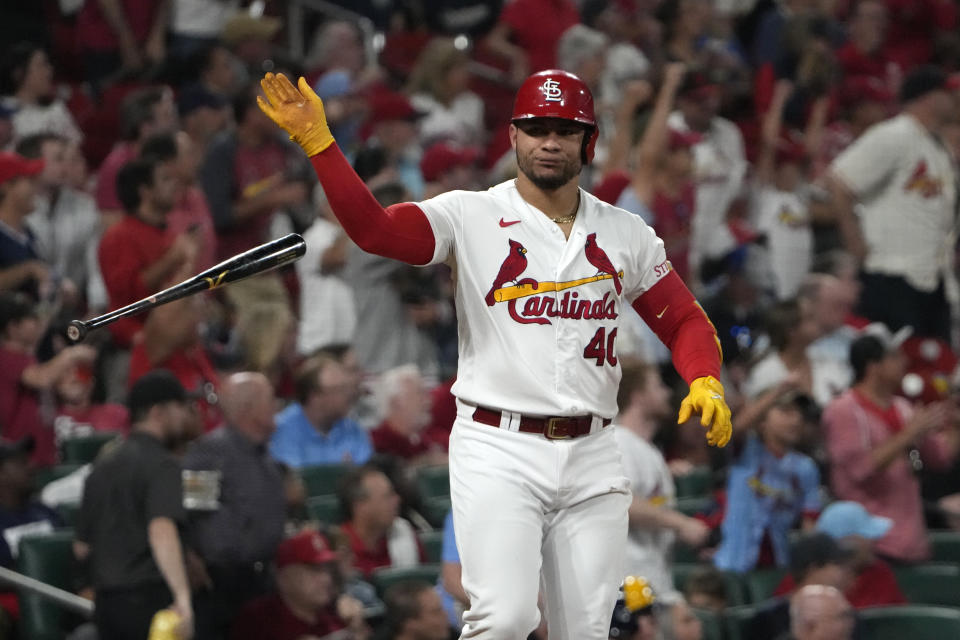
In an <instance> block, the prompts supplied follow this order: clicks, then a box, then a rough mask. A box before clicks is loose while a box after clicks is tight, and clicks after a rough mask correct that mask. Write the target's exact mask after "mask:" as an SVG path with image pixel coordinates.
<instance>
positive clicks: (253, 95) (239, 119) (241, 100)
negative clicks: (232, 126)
mask: <svg viewBox="0 0 960 640" xmlns="http://www.w3.org/2000/svg"><path fill="white" fill-rule="evenodd" d="M259 86H260V85H258V84H255V83H251V84H249V85H247V86H246V87H244V88H243V90H242V91H240V93H238V94H237V97H235V98H234V99H233V119H234V120H235V121H236V123H237V124H242V123H243V121H244V119H245V118H246V117H247V112H248V111H249V110H250V109H257V108H259V107H257V91H258V90H259Z"/></svg>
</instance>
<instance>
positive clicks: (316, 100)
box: [257, 73, 436, 265]
mask: <svg viewBox="0 0 960 640" xmlns="http://www.w3.org/2000/svg"><path fill="white" fill-rule="evenodd" d="M260 86H261V87H262V88H263V93H264V95H265V96H266V99H264V98H262V97H259V96H258V97H257V104H259V106H260V109H261V110H263V112H264V113H265V114H267V116H269V117H270V119H271V120H273V121H274V122H276V123H277V124H278V125H279V126H280V127H282V128H283V129H285V130H286V131H287V133H289V134H290V139H291V140H293V141H294V142H296V143H297V144H299V145H300V146H301V147H302V148H303V150H304V151H305V152H306V154H307V155H308V156H309V157H310V162H311V163H313V168H314V170H315V171H316V172H317V176H318V177H319V178H320V184H322V185H323V190H324V192H325V193H326V196H327V200H328V201H329V202H330V207H331V209H333V213H334V214H335V215H336V216H337V219H339V220H340V224H342V225H343V229H344V231H346V233H347V235H348V236H350V239H351V240H353V241H354V242H356V243H357V246H359V247H360V248H361V249H363V250H364V251H366V252H367V253H373V254H376V255H380V256H384V257H386V258H393V259H394V260H401V261H403V262H407V263H409V264H416V265H422V264H427V263H428V262H430V260H431V259H432V258H433V253H434V248H435V244H436V241H435V238H434V235H433V230H432V229H431V228H430V223H429V221H428V220H427V217H426V216H425V215H424V213H423V211H422V210H421V209H420V207H418V206H417V205H415V204H411V203H403V204H399V205H394V206H392V207H389V208H387V209H384V208H383V207H381V206H380V204H379V203H378V202H377V201H376V199H375V198H374V197H373V194H371V193H370V190H369V189H367V186H366V185H365V184H364V183H363V181H362V180H361V179H360V177H359V176H358V175H357V174H356V172H355V171H354V170H353V168H352V167H351V166H350V163H349V162H347V159H346V158H345V157H344V156H343V153H342V152H341V151H340V148H339V147H338V146H337V144H336V142H334V139H333V135H332V134H331V133H330V127H328V126H327V119H326V116H325V114H324V111H323V102H322V101H321V100H320V97H319V96H318V95H317V94H316V93H314V91H313V89H312V88H311V87H310V85H309V84H308V83H307V81H306V80H304V79H303V78H300V81H299V82H298V83H297V86H296V87H295V86H293V84H291V82H290V81H289V80H288V79H287V77H286V76H284V75H283V74H282V73H280V74H276V75H274V74H272V73H268V74H267V75H265V76H264V78H263V80H261V81H260Z"/></svg>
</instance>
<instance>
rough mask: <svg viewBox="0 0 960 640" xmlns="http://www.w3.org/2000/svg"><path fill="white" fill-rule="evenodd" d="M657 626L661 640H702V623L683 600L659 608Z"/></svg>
mask: <svg viewBox="0 0 960 640" xmlns="http://www.w3.org/2000/svg"><path fill="white" fill-rule="evenodd" d="M657 624H658V626H659V627H660V635H661V637H662V638H663V640H703V623H702V622H700V618H698V617H697V614H695V613H694V612H693V610H692V609H691V608H690V605H688V604H687V602H686V600H684V599H683V598H681V599H680V600H678V601H676V602H674V603H673V604H670V605H667V606H664V607H663V608H661V609H660V610H659V611H658V612H657Z"/></svg>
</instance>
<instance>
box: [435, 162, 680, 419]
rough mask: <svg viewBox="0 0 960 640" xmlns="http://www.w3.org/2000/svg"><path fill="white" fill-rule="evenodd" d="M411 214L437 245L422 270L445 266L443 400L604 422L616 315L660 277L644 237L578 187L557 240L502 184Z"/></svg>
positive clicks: (652, 240) (662, 267) (638, 226)
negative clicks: (450, 273) (447, 365)
mask: <svg viewBox="0 0 960 640" xmlns="http://www.w3.org/2000/svg"><path fill="white" fill-rule="evenodd" d="M419 206H420V208H421V209H422V210H423V211H424V213H425V214H426V216H427V218H428V220H429V221H430V225H431V227H432V229H433V233H434V236H435V239H436V248H435V252H434V256H433V260H432V262H431V264H436V263H440V262H444V261H445V260H446V259H447V258H448V257H453V258H454V260H455V263H456V269H455V273H456V306H457V315H458V320H459V329H460V330H459V340H460V344H459V347H460V350H459V353H460V360H459V366H458V374H457V382H456V384H454V386H453V394H454V395H455V396H457V397H458V398H459V399H460V400H462V401H465V402H468V403H471V404H475V405H481V406H485V407H490V408H494V409H501V410H506V411H512V412H517V413H524V414H529V415H541V416H563V415H583V414H594V415H595V416H601V417H604V418H612V417H613V416H614V415H615V414H616V413H617V403H616V395H617V387H618V385H619V382H620V366H619V363H618V361H617V357H616V336H617V329H618V327H619V325H620V316H621V313H622V312H623V308H624V305H626V304H629V303H630V302H632V301H633V300H635V299H636V298H637V297H639V296H640V295H641V294H643V293H644V292H645V291H647V290H648V289H649V288H650V287H651V286H653V285H654V284H655V283H656V282H657V281H659V280H660V279H661V278H662V277H664V276H665V275H667V273H669V271H670V264H669V262H667V259H666V255H665V253H664V249H663V242H662V241H661V240H660V239H659V238H658V237H657V236H656V234H655V233H654V232H653V229H651V228H650V227H649V226H647V224H646V223H645V222H644V221H643V220H642V219H641V218H639V217H638V216H635V215H633V214H631V213H628V212H626V211H624V210H622V209H618V208H617V207H614V206H612V205H609V204H606V203H604V202H601V201H600V200H598V199H597V198H595V197H594V196H592V195H590V194H589V193H587V192H585V191H583V190H582V189H581V190H580V208H579V211H578V214H577V218H576V221H575V222H574V224H573V228H572V230H571V232H570V238H569V240H567V239H566V238H565V237H564V234H563V232H562V231H561V230H560V228H559V227H558V226H557V225H556V224H555V223H553V222H551V221H550V220H549V219H548V218H547V217H546V216H545V215H544V214H543V213H542V212H540V211H538V210H536V209H534V208H533V207H532V206H531V205H529V204H528V203H527V202H526V201H525V200H523V198H521V196H520V194H519V193H518V191H517V188H516V185H515V183H514V181H512V180H511V181H508V182H504V183H502V184H499V185H497V186H495V187H492V188H491V189H489V190H487V191H485V192H469V191H452V192H448V193H444V194H442V195H440V196H437V197H436V198H433V199H431V200H427V201H425V202H422V203H419ZM614 273H616V277H615V276H614V275H613V274H614ZM616 278H619V279H620V280H621V281H622V287H621V292H620V293H619V294H618V292H617V284H618V282H617V281H616Z"/></svg>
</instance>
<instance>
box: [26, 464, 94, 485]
mask: <svg viewBox="0 0 960 640" xmlns="http://www.w3.org/2000/svg"><path fill="white" fill-rule="evenodd" d="M82 466H83V465H82V464H58V465H55V466H53V467H42V468H40V469H37V470H36V472H35V473H34V476H33V484H34V486H35V487H36V488H37V490H38V491H39V490H41V489H43V488H44V487H45V486H47V485H48V484H50V483H51V482H53V481H54V480H59V479H60V478H63V477H65V476H68V475H70V474H71V473H73V472H74V471H76V470H77V469H79V468H80V467H82Z"/></svg>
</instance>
